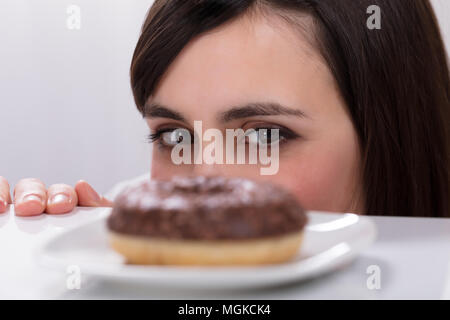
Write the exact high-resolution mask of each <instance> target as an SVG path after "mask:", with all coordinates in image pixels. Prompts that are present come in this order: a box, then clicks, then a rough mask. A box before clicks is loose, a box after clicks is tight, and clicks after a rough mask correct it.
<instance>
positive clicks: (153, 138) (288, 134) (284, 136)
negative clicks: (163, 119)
mask: <svg viewBox="0 0 450 320" xmlns="http://www.w3.org/2000/svg"><path fill="white" fill-rule="evenodd" d="M176 129H180V128H164V129H160V130H156V131H155V132H154V133H150V134H148V136H147V140H148V142H149V143H155V142H156V143H158V146H159V147H161V148H170V147H169V146H166V145H165V144H163V143H162V141H161V136H162V135H163V134H164V133H166V132H171V131H174V130H176ZM251 129H253V130H255V131H258V130H262V129H266V130H270V129H279V130H280V131H279V135H280V139H281V140H280V142H279V144H280V145H282V144H284V143H286V142H288V141H289V140H294V139H297V138H300V137H301V136H300V135H298V134H297V133H294V132H293V131H292V130H290V129H287V128H285V127H282V126H270V125H267V126H259V127H258V126H257V127H255V128H251ZM191 136H192V133H191Z"/></svg>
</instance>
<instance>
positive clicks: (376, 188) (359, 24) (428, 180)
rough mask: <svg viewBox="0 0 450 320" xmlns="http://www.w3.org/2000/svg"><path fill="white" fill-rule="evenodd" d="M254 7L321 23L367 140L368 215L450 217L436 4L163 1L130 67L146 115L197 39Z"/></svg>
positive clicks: (325, 49)
mask: <svg viewBox="0 0 450 320" xmlns="http://www.w3.org/2000/svg"><path fill="white" fill-rule="evenodd" d="M371 5H377V6H379V8H380V9H381V29H374V30H370V29H369V28H368V27H367V24H366V23H367V19H368V17H369V14H367V8H368V7H369V6H371ZM255 7H265V8H266V9H269V10H272V9H273V10H272V11H273V12H274V13H276V12H280V10H282V11H283V12H291V13H293V14H296V13H302V14H304V13H306V14H308V15H309V16H311V17H312V18H313V21H314V29H315V30H314V33H315V36H316V38H317V42H318V49H319V51H320V53H321V54H322V56H323V57H324V59H325V60H326V62H327V64H328V66H329V68H330V70H331V72H332V74H333V75H334V78H335V80H336V83H337V85H338V87H339V89H340V91H341V94H342V96H343V98H344V100H345V102H346V105H347V107H348V110H349V112H350V114H351V117H352V120H353V123H354V126H355V128H356V131H357V133H358V136H359V141H360V145H361V150H362V157H363V172H362V174H363V192H364V198H365V210H366V212H367V213H368V214H372V215H398V216H435V217H438V216H441V217H442V216H449V153H448V152H449V139H448V137H449V132H448V130H449V127H450V126H449V125H450V123H449V122H450V113H449V112H450V81H449V68H448V64H447V57H446V54H445V48H444V45H443V41H442V38H441V35H440V31H439V27H438V23H437V20H436V17H435V15H434V12H433V9H432V7H431V5H430V3H429V1H428V0H409V1H397V0H395V1H394V0H358V1H354V0H339V1H336V0H156V1H155V3H154V4H153V6H152V8H151V9H150V11H149V13H148V15H147V18H146V20H145V23H144V25H143V28H142V34H141V36H140V38H139V41H138V43H137V46H136V49H135V52H134V55H133V60H132V64H131V86H132V90H133V94H134V98H135V102H136V105H137V107H138V109H139V110H140V111H141V112H142V111H143V110H142V109H143V107H144V105H145V102H146V100H147V99H148V98H149V97H150V96H151V95H152V92H153V90H155V87H156V86H157V84H158V81H159V80H160V79H161V77H162V75H163V74H164V72H165V71H166V70H167V68H168V67H169V65H170V64H171V62H172V61H173V60H174V59H175V58H176V57H177V55H178V54H179V53H180V51H181V50H182V49H183V48H184V47H185V45H186V44H187V43H188V42H189V41H190V40H191V39H193V38H194V37H196V36H198V35H200V34H202V33H203V32H206V31H208V30H211V29H213V28H215V27H218V26H220V25H222V24H224V23H225V22H229V21H231V20H232V19H235V18H237V17H239V16H241V15H243V14H245V13H246V12H249V11H250V10H251V9H253V8H255Z"/></svg>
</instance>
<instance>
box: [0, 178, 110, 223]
mask: <svg viewBox="0 0 450 320" xmlns="http://www.w3.org/2000/svg"><path fill="white" fill-rule="evenodd" d="M2 201H6V202H7V203H11V197H10V194H9V184H8V181H6V179H5V178H3V177H0V213H1V212H4V211H5V210H6V204H5V203H3V204H2ZM76 206H82V207H111V206H112V202H111V201H109V200H108V199H106V198H104V197H102V196H100V195H99V194H98V193H97V192H96V191H95V190H94V189H93V188H92V187H91V186H90V185H89V184H88V183H87V182H86V181H83V180H80V181H78V182H77V183H76V185H75V187H74V188H73V187H71V186H69V185H67V184H54V185H51V186H50V187H49V188H48V189H47V188H46V186H45V184H44V183H42V181H40V180H39V179H34V178H28V179H22V180H20V181H19V182H18V183H17V184H16V186H15V188H14V211H15V213H16V215H18V216H35V215H39V214H41V213H44V212H46V213H49V214H60V213H67V212H70V211H72V210H73V209H74V208H75V207H76Z"/></svg>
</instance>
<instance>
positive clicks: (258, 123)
mask: <svg viewBox="0 0 450 320" xmlns="http://www.w3.org/2000/svg"><path fill="white" fill-rule="evenodd" d="M149 103H152V104H157V105H160V106H164V107H165V108H167V109H169V111H171V112H161V110H160V111H159V112H153V113H151V112H150V113H149V115H147V117H146V120H147V123H148V125H149V127H150V129H151V131H152V132H153V133H157V132H159V131H161V130H163V129H166V130H167V129H168V128H185V129H188V130H189V131H191V132H192V131H193V124H194V121H197V120H201V121H202V126H203V131H205V130H206V129H209V128H216V129H219V130H221V131H222V132H224V133H225V129H236V128H242V129H244V130H247V129H250V128H269V129H273V128H278V129H280V130H279V134H280V137H281V139H280V144H279V169H278V172H277V173H276V174H274V175H261V174H260V167H261V165H255V164H239V165H238V164H227V165H223V164H214V165H210V164H197V165H186V164H182V165H176V164H174V163H173V161H172V160H171V149H172V147H171V146H170V145H167V144H165V143H164V141H162V139H159V141H157V143H156V145H155V147H154V148H153V155H152V162H151V166H152V167H151V175H152V178H156V179H168V178H170V177H171V176H174V175H224V176H240V177H247V178H252V179H255V180H270V181H272V182H274V183H278V184H279V185H282V186H284V187H285V188H287V189H289V190H290V191H291V192H293V193H294V194H295V195H297V196H298V199H299V201H300V202H301V203H302V204H303V206H304V207H305V208H306V209H311V210H326V211H335V212H360V213H362V212H363V211H364V209H363V208H364V207H363V204H362V203H361V201H359V202H358V203H357V202H355V201H353V196H356V195H359V194H360V191H361V190H360V188H361V183H360V177H359V170H360V161H361V160H360V150H359V145H358V138H357V134H356V131H355V129H354V127H353V124H352V121H351V119H350V116H349V114H348V113H347V111H346V106H345V104H344V102H343V100H342V98H341V96H340V94H339V91H338V89H337V86H336V84H335V81H334V79H333V77H332V75H331V73H330V71H329V69H328V68H327V66H326V64H325V63H324V61H323V59H322V58H321V56H320V55H319V53H318V52H317V51H316V50H315V49H314V48H313V46H311V44H310V43H309V41H307V40H306V39H305V38H303V37H302V33H301V32H299V31H298V30H296V29H294V28H292V27H290V26H287V25H286V22H284V21H283V20H281V18H278V17H275V16H273V17H270V18H267V17H263V16H258V17H252V18H249V17H242V18H240V19H238V20H235V21H233V22H232V23H229V24H227V25H224V26H221V27H219V28H217V29H215V30H213V31H212V32H209V33H207V34H204V35H202V36H200V37H198V38H196V39H194V40H192V41H191V42H190V43H189V44H188V45H187V46H186V47H185V48H184V49H183V51H182V52H181V53H180V54H179V55H178V56H177V58H176V59H175V61H174V62H173V63H172V65H171V66H170V68H169V69H168V70H167V72H166V73H165V74H164V76H163V78H162V79H161V81H160V83H159V85H158V87H157V88H156V90H155V91H154V94H153V95H152V96H151V97H150V98H149V101H148V104H149ZM269 103H270V104H271V105H274V104H276V105H278V106H281V111H282V112H280V108H278V109H277V108H275V109H274V110H272V109H268V110H265V113H264V115H261V114H259V113H260V112H258V110H254V108H253V109H252V108H246V106H248V105H249V104H253V105H254V104H269ZM231 108H235V109H234V110H236V108H242V109H241V110H239V111H240V112H234V113H233V114H232V116H228V117H227V116H224V115H230V113H228V114H227V111H229V110H230V109H231ZM173 115H176V117H174V116H173Z"/></svg>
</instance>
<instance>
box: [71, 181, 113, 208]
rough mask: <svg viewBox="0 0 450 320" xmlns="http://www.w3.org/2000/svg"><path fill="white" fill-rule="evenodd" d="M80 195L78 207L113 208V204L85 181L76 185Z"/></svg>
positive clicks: (76, 190)
mask: <svg viewBox="0 0 450 320" xmlns="http://www.w3.org/2000/svg"><path fill="white" fill-rule="evenodd" d="M75 192H76V193H77V195H78V205H79V206H81V207H112V205H113V202H112V201H110V200H108V199H106V198H105V197H103V196H101V195H99V194H98V193H97V191H95V190H94V188H92V186H91V185H90V184H89V183H87V182H86V181H84V180H80V181H78V182H77V183H76V184H75Z"/></svg>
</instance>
